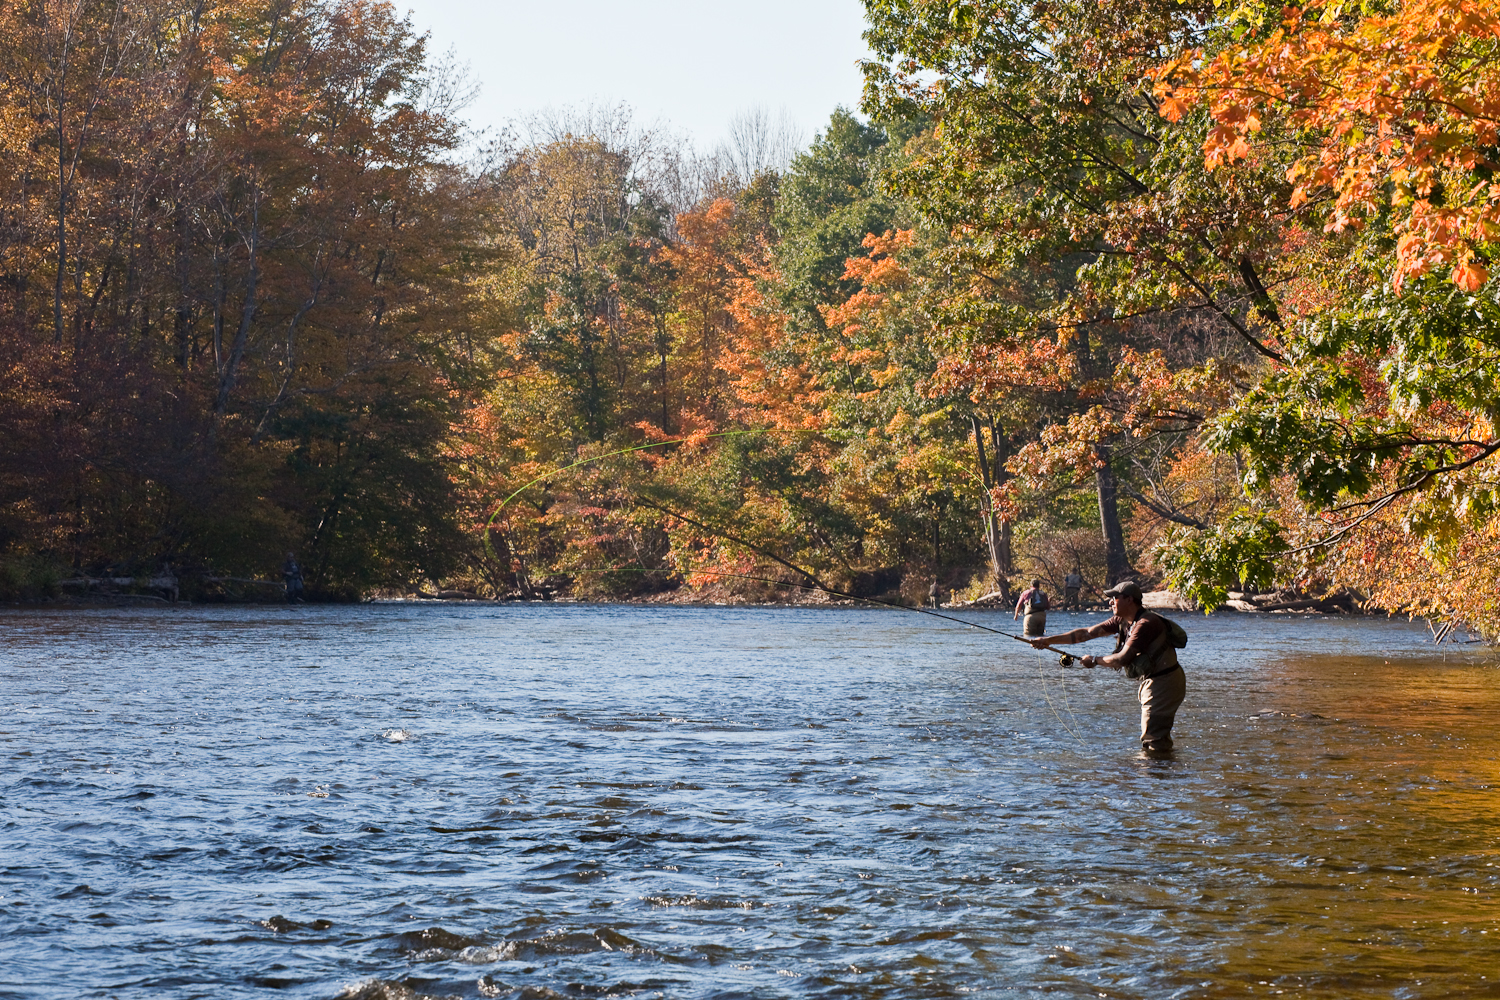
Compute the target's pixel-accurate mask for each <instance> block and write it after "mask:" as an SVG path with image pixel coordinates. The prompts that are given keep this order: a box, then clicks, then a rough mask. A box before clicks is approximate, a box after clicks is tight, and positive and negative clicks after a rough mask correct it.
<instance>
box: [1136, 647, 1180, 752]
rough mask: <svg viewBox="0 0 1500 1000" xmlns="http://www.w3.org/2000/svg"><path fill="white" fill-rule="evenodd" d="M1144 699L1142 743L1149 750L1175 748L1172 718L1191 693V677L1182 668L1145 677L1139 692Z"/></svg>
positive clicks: (1142, 704) (1142, 700)
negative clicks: (1189, 685) (1173, 744)
mask: <svg viewBox="0 0 1500 1000" xmlns="http://www.w3.org/2000/svg"><path fill="white" fill-rule="evenodd" d="M1136 693H1137V694H1138V695H1139V696H1140V699H1141V746H1143V747H1145V748H1146V749H1147V750H1170V749H1172V720H1173V719H1175V718H1177V708H1178V706H1180V705H1181V704H1182V699H1183V698H1184V697H1186V695H1187V677H1186V676H1185V675H1184V674H1183V672H1182V668H1181V667H1178V668H1177V669H1175V670H1172V671H1169V672H1167V673H1165V674H1159V675H1157V676H1156V677H1142V678H1141V686H1140V688H1139V689H1138V690H1137V692H1136Z"/></svg>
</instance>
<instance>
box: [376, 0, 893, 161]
mask: <svg viewBox="0 0 1500 1000" xmlns="http://www.w3.org/2000/svg"><path fill="white" fill-rule="evenodd" d="M395 6H396V8H397V9H398V10H406V11H409V12H410V14H411V18H412V23H413V26H414V27H416V28H417V29H418V30H419V31H422V30H425V31H430V32H431V34H432V40H431V43H430V46H431V47H430V48H429V52H430V53H431V54H432V55H434V56H439V55H442V54H443V53H445V52H447V51H448V50H449V49H450V48H451V49H453V50H454V52H455V54H456V55H457V57H458V61H459V62H460V63H468V65H469V68H470V71H471V73H472V75H473V76H474V77H475V78H477V80H478V81H479V83H480V84H481V86H482V90H481V92H480V95H479V97H478V99H477V100H475V102H474V103H473V104H471V105H470V106H469V108H468V109H467V111H466V116H467V117H468V118H469V120H470V122H471V123H472V124H473V125H476V126H479V127H488V128H494V129H499V128H501V127H503V126H504V125H506V123H507V122H511V121H516V120H519V119H523V118H525V117H526V116H527V115H529V114H534V113H537V112H541V111H546V110H559V109H562V108H564V107H569V106H572V107H579V106H584V105H588V104H590V103H593V104H596V105H614V104H619V103H621V102H623V103H625V104H628V105H630V106H631V107H632V108H633V109H634V110H635V121H636V122H637V123H638V124H640V125H650V124H653V123H657V122H660V123H663V124H666V125H669V126H672V127H675V128H677V129H679V130H681V131H682V132H684V133H686V134H687V135H688V136H689V137H690V138H691V139H692V141H693V143H694V145H695V146H696V147H697V148H698V149H700V150H704V151H707V150H710V149H712V148H713V147H714V146H716V145H717V144H718V143H719V142H720V141H722V140H723V139H724V137H725V135H726V132H727V129H728V125H729V122H730V120H731V119H732V118H733V117H734V116H735V115H736V114H737V113H741V112H744V111H747V110H749V109H751V108H753V107H757V106H759V107H762V108H764V109H765V110H766V111H767V112H769V113H770V115H772V116H776V115H779V114H781V113H782V112H783V110H784V111H785V112H786V114H787V115H788V116H789V117H790V118H791V120H792V121H793V122H794V123H795V124H796V125H797V126H798V128H799V130H800V132H801V133H802V135H803V138H804V141H810V140H811V139H812V136H813V133H814V132H816V131H818V130H820V129H821V128H822V127H823V126H824V124H825V123H826V122H827V121H828V116H829V115H830V114H831V113H832V112H833V109H834V108H835V107H836V106H838V105H839V104H843V105H845V106H846V107H848V108H850V109H855V108H857V106H858V103H859V94H860V85H861V79H860V74H859V69H858V67H857V66H856V62H857V61H858V60H859V59H860V58H862V57H863V56H865V55H866V53H867V49H866V47H865V44H864V41H863V40H862V39H861V38H860V32H861V31H863V30H864V20H863V6H862V5H861V3H860V0H758V2H755V3H745V2H744V0H739V2H736V3H725V2H722V0H696V2H693V0H626V2H620V0H614V2H610V0H527V2H518V0H497V2H485V0H395Z"/></svg>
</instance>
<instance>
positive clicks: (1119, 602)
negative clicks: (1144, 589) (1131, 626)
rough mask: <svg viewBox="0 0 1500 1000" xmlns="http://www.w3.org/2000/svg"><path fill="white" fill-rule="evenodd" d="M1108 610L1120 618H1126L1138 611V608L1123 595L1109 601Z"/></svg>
mask: <svg viewBox="0 0 1500 1000" xmlns="http://www.w3.org/2000/svg"><path fill="white" fill-rule="evenodd" d="M1109 609H1110V610H1111V611H1113V612H1114V613H1115V614H1117V615H1119V616H1120V617H1121V618H1128V617H1130V616H1131V615H1133V614H1135V613H1136V612H1137V611H1139V610H1140V606H1139V605H1137V604H1136V603H1135V601H1133V600H1131V599H1130V598H1128V597H1126V596H1125V595H1124V594H1118V595H1116V596H1114V597H1111V598H1110V599H1109Z"/></svg>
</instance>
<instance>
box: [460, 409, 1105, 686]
mask: <svg viewBox="0 0 1500 1000" xmlns="http://www.w3.org/2000/svg"><path fill="white" fill-rule="evenodd" d="M763 433H766V432H765V431H764V430H763V429H746V430H734V431H717V432H715V433H712V434H704V435H700V436H695V437H693V438H675V439H673V440H670V441H653V442H650V443H649V444H638V445H632V446H630V447H628V448H620V449H618V450H616V451H611V452H607V453H605V454H603V455H594V456H592V457H590V458H584V459H580V460H579V461H577V462H574V463H572V464H571V465H566V466H563V467H562V468H560V469H553V470H552V471H550V472H544V473H542V474H541V475H540V476H537V477H535V478H534V479H530V480H528V481H527V482H525V483H523V484H522V485H521V486H519V487H517V488H516V489H515V490H514V491H513V492H512V493H511V494H510V495H509V496H507V497H506V498H505V499H504V500H502V501H500V503H499V505H498V506H496V508H495V512H494V513H493V514H491V515H490V517H489V520H488V521H486V522H485V525H484V548H485V552H486V553H487V554H488V555H489V556H490V558H492V559H494V558H497V557H496V555H495V549H494V546H493V545H492V544H491V542H490V530H491V528H493V527H494V524H495V521H496V520H497V519H498V518H499V517H500V514H501V512H502V511H504V510H505V508H506V507H507V506H508V505H509V504H510V502H511V501H512V500H514V499H515V498H516V497H518V496H520V495H521V494H522V493H524V492H525V491H526V490H527V489H529V488H531V487H532V486H535V485H536V484H537V483H540V482H542V481H543V480H546V479H551V478H552V477H553V476H557V475H561V474H562V473H564V472H569V471H571V470H573V469H576V468H579V467H580V466H584V465H589V464H591V463H594V462H598V461H602V460H604V459H606V458H613V457H615V456H617V455H626V454H629V453H631V452H636V451H645V450H647V449H650V448H660V447H663V446H664V445H669V444H684V443H686V442H688V441H692V440H700V439H701V440H708V439H710V438H726V437H737V436H740V435H744V434H763ZM790 433H808V431H805V430H803V431H798V430H793V431H791V432H790ZM643 503H644V505H645V506H648V507H651V508H653V509H655V510H658V511H660V512H662V513H663V514H666V515H667V516H669V517H675V518H677V519H678V520H680V521H683V522H685V523H687V524H691V525H693V526H694V527H697V528H701V529H703V530H704V531H707V532H708V533H709V534H711V535H714V536H715V537H719V538H723V539H726V540H727V541H730V542H733V543H735V544H736V545H740V546H742V547H744V548H746V549H749V550H750V551H752V552H755V553H756V554H758V555H761V556H764V557H765V558H767V559H770V560H772V561H774V562H778V563H780V564H781V565H783V566H785V567H786V568H787V569H789V570H791V571H792V572H794V573H796V574H797V575H799V576H801V577H802V578H803V579H805V580H807V581H809V583H811V584H812V586H807V585H804V584H799V583H788V582H787V581H785V580H772V579H769V578H767V577H759V576H749V575H746V574H744V573H723V572H718V571H714V570H695V571H694V572H696V573H697V574H699V575H702V576H722V577H732V578H737V579H741V580H754V581H756V582H759V583H769V584H771V585H772V586H778V587H793V588H796V589H798V590H807V591H822V592H824V593H826V594H829V595H831V596H833V597H841V598H844V599H846V600H851V601H864V602H865V603H867V604H877V605H880V606H881V607H887V608H899V609H901V610H902V611H915V612H918V613H919V614H924V615H931V616H932V617H934V618H942V619H944V620H945V621H950V622H955V623H957V624H959V625H966V626H968V627H969V628H977V629H980V630H981V631H984V632H992V633H994V634H995V635H1003V636H1005V637H1006V638H1007V639H1014V640H1016V641H1017V642H1024V643H1025V644H1026V645H1028V646H1031V640H1030V639H1027V638H1025V637H1023V636H1019V635H1016V634H1015V633H1014V632H1006V631H1003V630H1001V629H998V628H990V627H989V626H988V625H980V624H978V623H977V622H971V621H965V620H964V619H962V618H955V617H953V616H952V615H944V614H939V613H938V612H936V611H932V610H930V609H928V608H922V607H913V606H912V605H909V604H896V603H895V602H893V601H882V600H879V599H878V598H874V597H860V596H859V595H857V594H850V593H846V592H844V591H841V590H838V589H835V588H833V587H830V586H828V584H826V583H824V582H823V581H822V580H820V579H818V577H817V575H816V574H814V573H812V572H811V571H810V570H807V569H804V568H803V567H801V566H798V565H797V564H796V563H793V562H791V561H790V560H787V559H784V558H782V557H781V556H778V555H777V554H775V553H774V552H769V551H767V550H766V549H763V548H761V547H760V546H758V545H755V544H753V543H751V542H748V541H746V540H745V539H743V538H736V537H735V536H734V535H730V534H728V533H727V532H724V531H723V530H720V529H714V528H712V527H710V526H708V525H706V524H703V523H702V522H700V521H696V520H694V519H693V518H691V517H688V516H687V515H686V514H683V513H681V512H680V511H674V510H669V509H667V508H666V507H663V506H661V505H659V504H656V503H652V502H650V501H643ZM624 570H628V571H633V572H643V573H646V572H652V571H651V570H647V569H646V568H645V567H639V568H637V567H621V568H620V569H617V570H613V571H607V570H606V571H601V572H621V571H624ZM1032 648H1033V649H1035V648H1036V647H1034V646H1033V647H1032ZM1074 660H1075V658H1074V657H1072V656H1070V655H1068V654H1063V656H1062V664H1063V666H1068V665H1069V664H1070V663H1071V662H1073V661H1074Z"/></svg>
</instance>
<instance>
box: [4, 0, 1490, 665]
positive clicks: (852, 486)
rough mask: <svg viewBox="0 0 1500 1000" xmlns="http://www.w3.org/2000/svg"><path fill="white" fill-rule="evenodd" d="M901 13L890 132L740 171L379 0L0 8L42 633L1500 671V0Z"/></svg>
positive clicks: (765, 155)
mask: <svg viewBox="0 0 1500 1000" xmlns="http://www.w3.org/2000/svg"><path fill="white" fill-rule="evenodd" d="M865 7H866V14H867V20H868V31H867V33H866V40H867V41H868V43H869V46H870V50H871V56H870V58H869V59H868V60H867V62H866V63H865V64H864V67H863V72H864V77H865V97H864V101H863V104H862V107H861V108H859V109H851V108H837V109H830V110H831V115H830V117H829V119H828V120H827V122H826V123H824V124H823V126H822V127H821V128H819V129H818V131H817V133H816V135H815V136H814V137H813V138H812V140H811V141H810V142H808V143H801V142H799V141H798V140H797V139H796V138H795V137H794V136H793V135H792V134H791V133H790V131H789V130H788V129H787V128H786V127H785V124H784V123H779V122H776V121H774V120H772V119H771V118H770V116H768V115H765V114H763V113H757V114H750V115H745V116H741V117H740V118H739V119H737V120H736V122H735V125H734V128H733V129H732V130H731V132H732V138H731V141H730V142H729V143H728V144H727V145H726V146H725V147H723V148H721V149H720V150H717V151H715V152H713V153H708V154H705V153H701V152H698V151H695V150H694V149H693V148H692V146H691V145H690V144H689V143H688V142H687V141H686V140H684V139H683V138H682V137H680V136H676V135H674V134H672V133H670V132H669V131H666V130H663V129H655V128H646V127H641V126H639V125H638V124H637V123H635V121H634V120H633V119H632V117H631V115H630V113H629V111H628V109H624V108H607V107H606V108H593V109H576V110H572V111H564V112H559V113H556V114H553V115H550V116H541V117H538V118H535V119H533V120H530V121H526V122H521V123H518V124H517V125H516V126H515V127H514V128H513V129H512V130H510V131H508V132H506V133H504V134H502V135H498V136H496V135H491V136H488V137H487V138H483V139H476V138H475V136H474V135H473V133H471V132H470V131H469V129H468V126H467V124H466V123H465V121H464V120H463V117H462V116H463V109H464V104H465V101H466V99H467V97H468V95H469V92H470V87H469V85H468V83H467V82H466V80H465V78H464V77H463V75H462V74H460V73H457V72H455V71H454V69H453V67H452V66H451V65H450V64H449V63H448V62H447V61H445V60H442V59H435V58H433V56H432V55H431V53H429V51H428V43H427V39H426V37H425V36H424V35H423V34H422V33H421V31H420V30H419V29H418V27H417V26H415V25H413V24H412V23H411V22H410V21H409V20H408V19H406V18H404V17H402V16H401V15H399V14H398V13H397V10H396V8H395V7H393V6H392V5H391V4H389V3H384V2H375V0H223V2H213V0H208V2H195V3H193V4H187V3H182V2H180V0H179V2H167V0H143V2H139V3H133V4H129V5H126V4H123V3H106V2H99V0H84V2H81V3H76V4H57V3H51V2H40V0H39V2H28V0H19V2H16V3H12V4H6V5H4V6H3V7H0V150H3V153H4V155H3V156H0V213H3V214H0V366H3V369H4V372H5V378H4V380H3V382H0V421H3V426H4V428H5V434H4V436H3V442H0V568H3V571H4V572H3V574H0V594H5V595H9V596H37V595H39V594H43V593H46V592H49V591H50V590H55V587H56V585H57V582H58V581H59V580H60V579H61V578H64V577H67V576H70V575H114V576H132V577H139V576H150V575H152V574H155V573H159V572H162V570H163V568H167V567H170V568H171V569H172V571H173V572H174V573H176V574H177V575H178V576H180V577H182V578H183V580H184V581H185V582H186V581H193V580H197V581H200V584H199V585H198V586H199V587H200V590H199V592H200V593H202V594H204V595H207V594H208V593H210V590H209V589H207V588H208V582H209V581H213V580H224V579H234V578H244V579H275V578H276V577H277V574H278V569H279V567H280V565H281V562H282V560H283V559H284V558H285V556H286V555H287V553H289V552H294V553H296V554H297V558H298V559H299V560H300V562H301V564H302V566H303V569H304V573H305V575H306V581H307V587H308V593H309V595H310V596H312V597H319V598H324V599H352V598H357V597H360V596H363V595H370V594H375V593H393V594H406V593H432V592H437V591H440V590H456V591H460V592H463V593H466V594H474V595H480V596H490V597H522V598H537V597H558V596H574V597H583V598H610V599H624V598H641V599H675V598H680V597H682V596H683V595H693V596H698V597H703V596H705V595H708V596H712V597H714V598H715V599H721V600H739V599H752V600H753V599H777V598H786V597H788V596H790V595H793V594H796V593H802V594H808V593H815V592H817V591H819V590H820V589H821V590H824V591H830V590H831V591H838V592H847V593H854V594H859V595H862V596H884V597H885V598H887V599H897V598H899V599H902V600H906V601H917V600H923V599H925V598H926V597H927V596H928V593H929V588H930V586H931V585H932V584H933V583H937V584H938V585H939V587H940V588H941V589H943V590H944V591H945V592H958V593H963V594H967V595H968V596H970V597H977V596H979V595H981V594H985V593H990V592H998V593H1000V594H1002V595H1013V594H1014V592H1015V590H1016V589H1017V587H1016V585H1017V583H1018V582H1020V581H1022V580H1024V579H1029V578H1030V577H1032V576H1038V577H1042V578H1044V579H1045V580H1046V581H1047V582H1048V584H1049V585H1050V586H1051V587H1054V588H1056V587H1059V586H1060V585H1061V583H1062V579H1063V576H1064V575H1065V574H1066V573H1068V572H1069V571H1070V570H1071V569H1073V568H1074V567H1075V566H1076V567H1080V568H1081V569H1082V571H1083V575H1084V576H1085V579H1086V580H1087V581H1088V583H1089V585H1090V586H1091V587H1093V588H1094V589H1096V590H1102V589H1103V586H1104V584H1106V583H1112V582H1115V581H1117V580H1120V579H1124V578H1127V577H1133V578H1137V579H1140V580H1143V581H1146V582H1148V583H1151V584H1161V585H1166V586H1172V587H1174V588H1177V589H1179V590H1180V591H1182V592H1183V593H1185V594H1186V595H1188V596H1189V597H1191V598H1193V599H1195V600H1196V601H1198V602H1199V603H1200V604H1201V605H1202V606H1204V607H1206V608H1212V607H1214V606H1216V605H1218V604H1220V603H1222V602H1223V601H1224V600H1226V599H1227V597H1228V595H1230V594H1231V593H1234V592H1238V591H1265V590H1273V589H1276V588H1286V589H1290V590H1294V591H1297V592H1299V593H1301V594H1306V595H1325V594H1331V593H1336V592H1345V593H1348V594H1350V595H1352V597H1353V599H1354V600H1357V601H1359V602H1367V603H1369V604H1370V605H1371V606H1378V607H1381V608H1385V609H1388V610H1392V611H1405V612H1409V613H1416V614H1422V615H1426V616H1429V617H1431V618H1433V619H1435V620H1438V621H1441V622H1444V623H1462V624H1465V625H1468V626H1471V627H1474V628H1478V629H1480V630H1481V631H1483V632H1485V633H1486V634H1487V635H1490V636H1495V635H1497V634H1500V607H1497V594H1500V590H1497V588H1500V561H1497V557H1496V555H1495V553H1496V543H1497V541H1500V538H1497V535H1500V485H1497V484H1500V476H1497V463H1500V458H1497V457H1496V453H1497V452H1500V439H1497V438H1496V436H1495V434H1496V428H1495V421H1496V418H1497V403H1500V385H1497V381H1496V380H1497V378H1500V375H1497V373H1500V364H1497V362H1500V358H1497V356H1496V352H1497V351H1500V333H1497V332H1496V331H1497V330H1500V301H1497V296H1496V292H1495V287H1494V286H1495V278H1494V277H1493V271H1494V263H1493V261H1492V253H1493V238H1494V234H1495V232H1496V226H1497V225H1500V181H1496V180H1495V179H1494V176H1493V175H1494V173H1495V170H1496V168H1497V166H1500V162H1497V157H1500V154H1497V152H1496V149H1497V138H1496V130H1495V125H1494V123H1495V121H1496V120H1497V109H1496V107H1495V105H1496V104H1497V102H1500V11H1497V10H1495V9H1494V5H1493V4H1492V3H1488V2H1484V3H1481V2H1472V0H1468V2H1466V0H1411V2H1400V0H1392V2H1389V3H1381V4H1365V5H1353V4H1334V3H1323V2H1311V3H1308V4H1306V5H1305V6H1303V7H1300V8H1283V7H1282V6H1280V5H1276V4H1269V3H1266V4H1262V3H1254V2H1247V3H1241V4H1237V5H1235V4H1226V3H1222V2H1216V0H1198V2H1191V0H1190V2H1181V0H1170V2H1168V0H1132V2H1130V3H1125V2H1123V0H1062V2H1059V0H1046V2H1034V0H1033V2H1011V0H984V2H960V3H947V4H942V5H934V4H928V3H914V2H910V0H866V2H865ZM1492 327H1493V329H1492ZM185 585H188V584H187V583H185ZM190 589H191V588H190Z"/></svg>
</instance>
